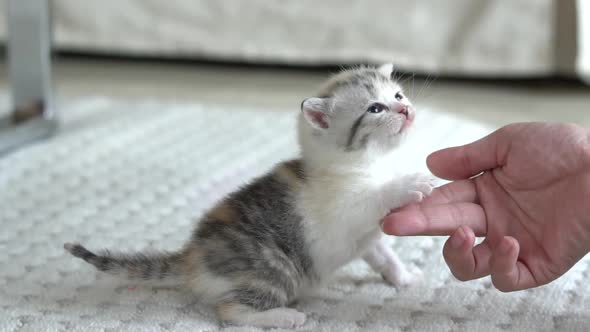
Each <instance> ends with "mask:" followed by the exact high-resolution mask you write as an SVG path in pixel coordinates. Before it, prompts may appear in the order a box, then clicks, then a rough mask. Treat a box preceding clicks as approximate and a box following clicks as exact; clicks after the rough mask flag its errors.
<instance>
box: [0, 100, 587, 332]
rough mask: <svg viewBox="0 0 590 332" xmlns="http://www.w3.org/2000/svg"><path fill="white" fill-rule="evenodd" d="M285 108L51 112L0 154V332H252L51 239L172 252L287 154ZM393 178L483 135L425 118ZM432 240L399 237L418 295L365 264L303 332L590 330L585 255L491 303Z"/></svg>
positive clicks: (306, 307)
mask: <svg viewBox="0 0 590 332" xmlns="http://www.w3.org/2000/svg"><path fill="white" fill-rule="evenodd" d="M295 113H296V107H294V111H293V113H285V112H261V111H258V112H255V111H248V110H235V109H232V110H226V109H221V108H217V109H215V108H203V107H201V106H199V105H179V104H163V103H159V102H155V101H152V102H141V103H138V102H124V101H113V100H107V99H101V98H91V99H84V100H81V101H78V102H71V103H69V104H66V105H64V106H63V107H62V114H61V115H62V119H63V126H62V131H61V132H60V134H59V135H58V136H56V137H54V138H53V139H51V140H47V141H45V142H42V143H39V144H36V145H33V146H29V147H27V148H25V149H22V150H19V151H17V152H15V153H12V154H10V155H8V156H5V157H2V158H0V227H1V231H0V269H1V270H0V331H2V332H4V331H189V330H190V331H216V330H219V329H223V330H227V331H251V330H253V329H251V328H248V327H232V326H228V327H220V326H219V324H218V322H217V321H216V319H215V316H214V314H213V312H212V311H211V310H209V309H208V308H207V307H205V306H203V305H200V304H199V303H198V300H197V299H195V298H194V297H192V296H191V295H190V294H188V293H187V292H184V291H181V290H177V289H162V288H160V289H158V288H148V287H137V288H134V287H133V286H134V285H130V284H127V283H125V282H121V281H119V280H117V279H113V278H111V277H107V276H105V275H102V274H99V273H97V272H96V271H95V270H94V268H92V267H91V266H89V265H87V264H85V263H83V262H82V261H80V260H77V259H74V258H72V257H71V256H69V255H67V254H66V253H65V252H64V251H63V249H62V244H63V243H64V242H65V241H72V240H77V241H81V242H82V243H84V244H86V245H87V246H88V247H89V248H94V249H97V248H103V247H108V248H120V249H129V250H140V249H143V248H146V247H154V248H160V249H175V248H177V247H179V246H180V245H181V244H182V243H183V241H184V240H185V239H186V238H187V236H188V234H189V232H190V230H191V229H192V224H193V221H194V220H196V219H197V218H198V217H199V215H200V214H201V213H202V212H203V210H204V209H206V208H207V207H209V206H210V205H211V204H213V202H214V201H215V200H217V199H218V198H219V197H221V196H222V195H223V194H224V193H226V192H228V191H230V190H232V189H233V188H235V187H236V186H237V185H239V184H241V183H244V182H245V181H247V180H248V179H250V178H252V177H253V176H255V175H258V174H261V173H263V172H264V171H265V170H267V169H269V168H270V167H271V166H272V164H274V163H275V162H277V161H279V160H281V159H286V158H289V157H292V156H294V155H296V145H295V131H294V123H295V122H294V119H295V117H294V116H295ZM417 124H418V125H419V126H420V127H421V129H422V130H420V131H416V132H415V133H414V136H413V138H410V139H409V140H408V142H407V144H406V147H405V149H407V150H406V151H407V157H408V158H407V159H406V160H404V161H403V162H404V164H403V165H402V166H403V167H410V168H413V169H422V170H424V169H425V166H424V162H423V161H424V157H425V155H426V154H427V152H429V151H431V150H433V149H435V148H438V147H442V146H447V145H454V144H459V143H464V142H468V141H470V140H472V139H474V138H477V137H480V136H482V135H484V134H485V133H487V132H489V130H490V129H489V128H486V127H484V126H480V125H477V124H475V123H471V122H468V121H466V120H462V119H458V118H455V117H452V116H449V115H444V114H439V113H436V112H427V111H423V112H422V113H421V114H420V115H419V118H418V122H417ZM442 241H443V240H442V239H440V238H411V239H408V238H404V239H397V240H396V241H395V243H394V246H395V247H396V248H397V249H398V252H399V253H400V254H401V256H402V257H403V258H404V259H405V261H407V262H411V263H413V264H415V265H417V266H419V267H421V268H422V269H423V270H424V272H425V280H424V282H423V283H422V284H420V285H418V286H416V287H413V288H410V289H404V290H396V289H394V288H391V287H389V286H387V285H386V284H384V283H383V282H382V281H381V278H380V277H379V276H378V275H376V274H375V273H373V272H370V271H369V269H368V267H367V266H366V265H365V264H364V263H362V262H355V263H353V264H350V265H349V266H347V267H345V268H344V269H342V271H340V272H339V273H338V274H337V275H336V276H335V278H334V282H333V283H332V284H331V286H329V287H327V288H325V289H322V290H321V291H320V292H319V293H318V294H317V295H316V296H315V297H313V298H308V299H304V300H302V301H301V302H300V303H299V304H298V308H299V309H300V310H302V311H304V312H306V313H308V317H309V319H308V322H307V323H306V324H305V325H304V326H303V327H302V328H300V330H305V331H360V330H372V331H413V330H416V331H499V330H522V331H524V330H527V331H549V330H560V331H574V330H578V331H583V330H588V329H589V327H590V286H589V285H590V283H589V282H588V280H590V265H589V260H588V259H585V260H583V261H582V262H580V263H579V264H578V265H576V266H575V267H574V268H573V270H571V271H570V272H569V273H568V274H567V275H566V276H565V277H564V278H562V279H560V280H559V281H558V282H555V283H553V284H551V285H549V286H546V287H543V288H540V289H536V290H530V291H525V292H519V293H512V294H503V293H500V292H498V291H496V290H494V289H493V288H491V286H490V282H489V279H487V278H484V279H482V280H478V281H473V282H468V283H459V282H458V281H455V280H454V279H453V278H452V276H451V275H450V274H449V272H448V270H447V268H446V266H445V265H444V263H443V260H442V256H441V253H440V252H441V247H442Z"/></svg>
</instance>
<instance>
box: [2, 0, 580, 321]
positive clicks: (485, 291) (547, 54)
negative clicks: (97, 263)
mask: <svg viewBox="0 0 590 332" xmlns="http://www.w3.org/2000/svg"><path fill="white" fill-rule="evenodd" d="M48 18H51V21H52V24H49V21H50V20H48ZM49 44H51V48H52V52H51V55H52V58H53V61H52V62H50V61H48V60H49V59H50V56H49V55H50V52H49ZM0 45H1V46H2V47H3V49H4V50H5V51H6V52H4V53H6V55H7V56H6V55H5V56H0V228H1V229H2V231H1V232H0V266H2V268H1V269H0V307H2V310H0V330H1V331H5V330H6V331H8V330H10V331H12V330H15V331H16V330H19V331H46V330H47V331H106V330H108V331H143V330H146V331H187V330H191V331H218V330H220V325H219V323H218V322H217V320H216V318H215V316H214V315H212V313H210V312H208V311H207V309H206V308H204V307H200V304H198V303H195V299H194V297H192V296H191V294H189V293H188V292H181V293H180V292H177V291H174V290H158V291H156V290H154V291H151V290H150V289H148V288H146V287H144V288H142V287H138V288H137V289H136V288H135V285H130V286H133V287H130V288H127V285H126V284H124V285H123V286H121V281H118V280H112V279H109V278H106V277H103V275H102V274H100V273H97V272H96V271H95V270H94V269H92V268H90V267H89V266H88V265H86V264H85V263H83V262H82V261H80V260H76V259H73V258H72V257H70V256H69V255H68V254H66V253H65V252H64V250H63V243H65V242H81V243H83V244H85V245H86V246H88V248H91V249H100V248H112V249H116V250H123V251H125V250H133V251H135V250H143V249H146V248H149V249H158V250H176V249H178V248H179V247H181V246H182V244H183V243H185V241H186V237H187V236H188V234H190V230H191V229H192V228H193V224H194V222H195V221H196V220H198V219H199V217H200V216H201V215H203V213H204V212H205V211H206V210H207V209H210V208H211V206H212V205H213V204H214V203H216V202H218V201H219V199H220V198H222V197H224V195H226V194H227V193H228V192H230V191H233V190H235V189H236V188H237V187H238V186H240V185H243V184H244V183H245V182H247V181H249V180H250V179H252V178H253V177H255V176H258V175H260V174H263V173H264V172H266V171H268V170H269V169H270V168H271V167H273V165H275V164H276V162H278V161H280V160H285V159H288V158H294V157H296V156H297V153H298V151H297V141H296V137H295V119H296V115H297V114H298V112H299V107H300V104H301V101H302V100H303V99H304V98H307V97H310V96H312V95H313V94H314V93H315V92H316V90H317V88H318V86H319V84H320V83H321V82H323V81H324V80H325V79H326V78H327V77H328V76H329V75H330V74H332V73H335V72H337V71H338V70H340V68H342V67H348V66H351V65H358V64H375V65H377V64H382V63H390V62H393V64H394V65H395V67H396V69H397V70H398V71H399V72H400V73H402V78H401V80H402V83H403V85H404V86H405V89H406V94H407V95H408V96H409V97H410V98H411V99H412V101H413V102H414V104H415V105H416V106H417V121H416V125H415V126H413V127H415V128H419V129H420V130H414V131H413V133H412V134H409V135H413V134H416V135H417V136H413V138H415V139H413V138H409V139H407V140H406V142H410V143H408V144H404V145H403V146H401V147H400V150H398V151H399V153H400V155H401V156H402V158H399V159H400V160H396V165H395V167H396V168H397V169H398V170H399V171H404V172H405V171H407V172H419V171H427V169H426V165H425V159H426V155H427V154H428V153H430V152H432V151H433V150H435V149H439V148H442V147H447V146H452V145H458V144H464V143H468V142H470V141H472V140H475V139H478V138H480V137H482V136H484V135H486V134H488V133H489V132H491V131H493V130H494V129H496V128H498V127H499V126H501V125H504V124H507V123H511V122H517V121H562V122H574V123H578V124H581V125H584V126H587V127H590V86H589V85H588V82H590V0H446V1H433V0H414V1H404V0H364V1H361V0H355V1H342V0H324V1H317V0H316V1H311V0H247V1H244V0H166V1H163V0H101V1H83V0H53V1H44V0H3V1H2V0H0ZM7 45H8V46H7ZM50 74H51V75H50ZM11 114H12V115H11ZM56 129H57V130H56ZM329 237H330V234H326V238H328V239H329ZM394 242H395V243H394V246H395V250H396V252H398V253H399V255H400V257H403V259H404V261H405V262H407V263H408V264H411V265H414V266H417V267H419V268H420V269H422V271H423V272H424V276H425V281H424V282H425V285H426V287H416V288H412V289H408V290H395V289H393V288H391V287H388V286H387V285H385V284H383V283H381V279H380V277H379V276H378V275H376V274H374V273H373V272H371V271H370V270H369V269H368V266H366V264H365V265H363V264H364V263H362V262H356V263H354V264H352V265H351V266H349V267H347V268H346V269H344V270H343V271H342V273H340V274H339V275H338V276H337V278H336V279H335V280H334V283H333V284H331V285H329V287H326V288H325V289H323V290H322V291H321V292H320V294H319V297H318V298H317V299H312V300H310V301H309V302H302V303H300V304H298V306H299V308H300V309H301V310H302V311H304V312H308V313H313V314H312V315H309V316H308V317H309V321H308V323H306V324H307V327H306V328H305V329H306V330H311V331H357V330H359V329H362V330H368V331H391V330H396V331H397V330H399V331H402V330H403V331H414V330H415V331H425V330H428V331H497V330H519V331H538V330H547V329H548V326H549V329H551V327H553V329H554V330H556V331H557V330H558V331H587V330H588V321H589V320H590V318H589V316H588V314H589V313H590V308H589V306H590V297H589V294H590V292H589V291H588V289H589V288H588V287H590V284H588V283H584V282H583V280H587V279H588V277H590V260H586V261H584V262H581V263H580V264H578V265H577V268H576V269H572V271H571V272H570V273H569V275H568V277H567V278H562V279H560V281H559V282H557V283H553V284H552V285H551V286H548V287H544V288H541V289H540V290H535V291H530V292H523V293H519V294H514V293H510V294H503V293H499V292H497V291H495V289H494V288H493V287H492V286H491V283H490V281H489V279H488V278H483V279H480V280H477V281H473V282H470V283H461V284H459V283H458V282H457V281H456V280H455V278H454V277H453V276H452V275H451V274H450V273H449V271H448V269H447V268H446V266H445V264H444V261H443V259H442V256H441V255H440V250H441V248H442V245H443V239H442V238H430V237H420V238H411V239H410V238H404V239H401V238H399V239H398V238H396V239H394ZM490 313H491V314H490ZM224 330H225V329H224ZM244 331H250V330H247V329H245V330H244ZM253 331H254V330H253ZM255 331H261V330H255Z"/></svg>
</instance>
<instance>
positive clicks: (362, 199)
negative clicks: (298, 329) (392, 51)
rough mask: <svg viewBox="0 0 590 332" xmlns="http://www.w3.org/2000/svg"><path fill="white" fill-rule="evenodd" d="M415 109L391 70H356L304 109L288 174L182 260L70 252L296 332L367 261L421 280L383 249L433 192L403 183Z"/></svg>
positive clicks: (240, 206)
mask: <svg viewBox="0 0 590 332" xmlns="http://www.w3.org/2000/svg"><path fill="white" fill-rule="evenodd" d="M414 112H415V111H414V108H413V106H412V104H411V103H410V101H409V100H408V98H407V97H406V96H405V95H404V93H403V92H402V90H401V87H400V86H399V85H398V83H397V82H396V81H395V79H394V78H393V76H392V66H391V65H384V66H381V67H379V68H366V67H361V68H356V69H352V70H345V71H343V72H341V73H339V74H337V75H335V76H334V77H333V78H332V79H330V80H329V81H328V82H327V83H326V84H325V85H324V86H323V88H322V89H321V92H320V93H319V95H318V97H313V98H308V99H306V100H304V101H303V103H302V104H301V113H300V116H299V119H298V134H299V143H300V146H301V158H300V159H297V160H291V161H288V162H284V163H282V164H279V165H277V166H276V168H275V169H274V170H273V171H271V172H270V173H269V174H266V175H264V176H262V177H260V178H258V179H256V180H254V181H253V182H252V183H251V184H249V185H247V186H245V187H244V188H242V189H240V190H238V191H236V192H234V193H233V194H230V195H229V196H227V197H226V198H225V199H224V200H222V201H221V202H219V203H218V204H217V205H216V206H215V207H214V208H212V209H211V210H210V211H208V212H207V213H206V214H205V215H204V216H203V217H202V220H201V221H200V222H199V223H198V225H197V226H196V228H195V230H194V232H193V234H192V236H191V238H190V240H189V241H188V243H187V244H186V245H185V247H184V248H183V249H181V250H179V251H178V252H174V253H162V254H144V253H136V254H111V253H109V252H108V251H105V252H103V253H100V254H94V253H92V252H90V251H88V250H87V249H86V248H84V247H83V246H81V245H79V244H65V245H64V247H65V249H67V250H68V251H69V252H70V253H71V254H72V255H74V256H76V257H79V258H82V259H84V260H85V261H86V262H88V263H90V264H92V265H94V266H95V267H96V268H97V269H98V270H100V271H104V272H107V273H109V274H113V275H120V276H123V277H126V278H129V279H132V280H155V281H162V282H166V281H168V282H169V281H172V282H178V283H182V284H184V285H187V286H188V287H189V288H190V289H191V290H192V291H194V293H195V294H196V295H198V296H199V297H200V298H201V299H202V300H203V301H206V302H207V303H210V304H212V305H213V306H215V309H216V311H217V313H218V316H219V318H220V320H221V321H223V322H228V323H233V324H237V325H252V326H258V327H282V328H291V327H295V326H300V325H302V324H303V323H304V322H305V314H304V313H301V312H299V311H297V310H296V309H292V308H289V307H287V306H288V305H289V304H291V303H292V302H293V301H294V300H295V299H297V298H298V297H299V296H301V295H302V294H303V293H304V292H305V291H307V290H309V289H311V288H312V287H314V286H316V285H318V284H319V283H320V282H321V281H323V280H326V279H327V278H329V277H330V275H331V274H332V272H334V270H336V269H337V268H339V267H341V266H343V265H344V264H346V263H348V262H350V261H351V260H353V259H355V258H359V257H362V258H364V259H365V261H366V262H367V263H368V264H369V265H370V266H371V267H372V268H373V269H374V270H375V271H377V272H378V273H380V274H381V275H382V276H383V278H384V279H385V280H386V281H387V282H389V283H391V284H393V285H394V286H398V287H399V286H404V285H407V284H410V283H412V282H413V281H415V280H416V278H417V277H419V275H420V273H419V272H411V271H409V270H408V269H406V267H405V266H404V264H403V263H402V262H401V261H400V259H399V258H398V257H397V255H396V254H395V253H394V252H393V251H392V249H391V247H389V246H387V245H386V244H385V243H384V242H383V236H382V233H381V229H380V225H379V223H380V220H381V219H382V218H383V217H384V216H385V215H386V214H387V212H388V211H390V210H391V209H394V208H397V207H400V206H403V205H405V204H409V203H413V202H418V201H420V200H421V199H422V198H423V197H424V196H425V195H428V194H430V192H431V191H432V188H433V185H432V178H431V177H429V176H426V175H420V174H413V175H396V174H395V168H396V165H395V158H394V157H395V155H394V152H395V148H396V146H398V145H399V144H400V142H401V140H402V137H403V135H404V133H405V132H406V131H407V129H408V127H409V126H410V125H411V124H412V122H413V120H414V114H415V113H414Z"/></svg>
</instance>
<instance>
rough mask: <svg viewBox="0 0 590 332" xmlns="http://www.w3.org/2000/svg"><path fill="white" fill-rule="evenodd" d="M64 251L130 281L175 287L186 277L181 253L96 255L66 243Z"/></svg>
mask: <svg viewBox="0 0 590 332" xmlns="http://www.w3.org/2000/svg"><path fill="white" fill-rule="evenodd" d="M64 248H65V249H66V250H67V251H68V252H70V254H72V255H74V256H76V257H78V258H81V259H83V260H85V261H86V262H88V263H90V264H92V265H94V266H95V267H96V268H97V269H98V270H99V271H103V272H106V273H108V274H111V275H115V276H122V277H126V278H128V279H130V280H137V281H142V280H143V281H158V282H163V283H173V284H176V283H181V282H182V279H183V276H185V275H186V273H187V272H186V271H187V270H186V268H185V267H186V265H185V264H184V261H185V259H184V257H185V255H184V254H183V253H154V254H150V255H148V254H145V253H134V254H120V253H117V254H112V253H110V252H109V251H106V250H105V251H104V252H101V253H100V254H99V255H97V254H95V253H93V252H91V251H89V250H88V249H86V248H84V247H83V246H81V245H80V244H73V243H66V244H64Z"/></svg>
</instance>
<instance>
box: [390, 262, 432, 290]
mask: <svg viewBox="0 0 590 332" xmlns="http://www.w3.org/2000/svg"><path fill="white" fill-rule="evenodd" d="M381 276H382V277H383V279H384V280H385V281H387V282H388V283H389V284H391V285H393V286H395V288H405V287H409V286H412V285H415V284H417V283H418V282H420V281H421V280H422V279H423V277H424V275H423V274H422V271H420V269H418V268H414V267H412V268H410V269H403V270H401V271H399V270H398V271H392V269H390V270H389V271H385V272H384V273H382V274H381Z"/></svg>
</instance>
